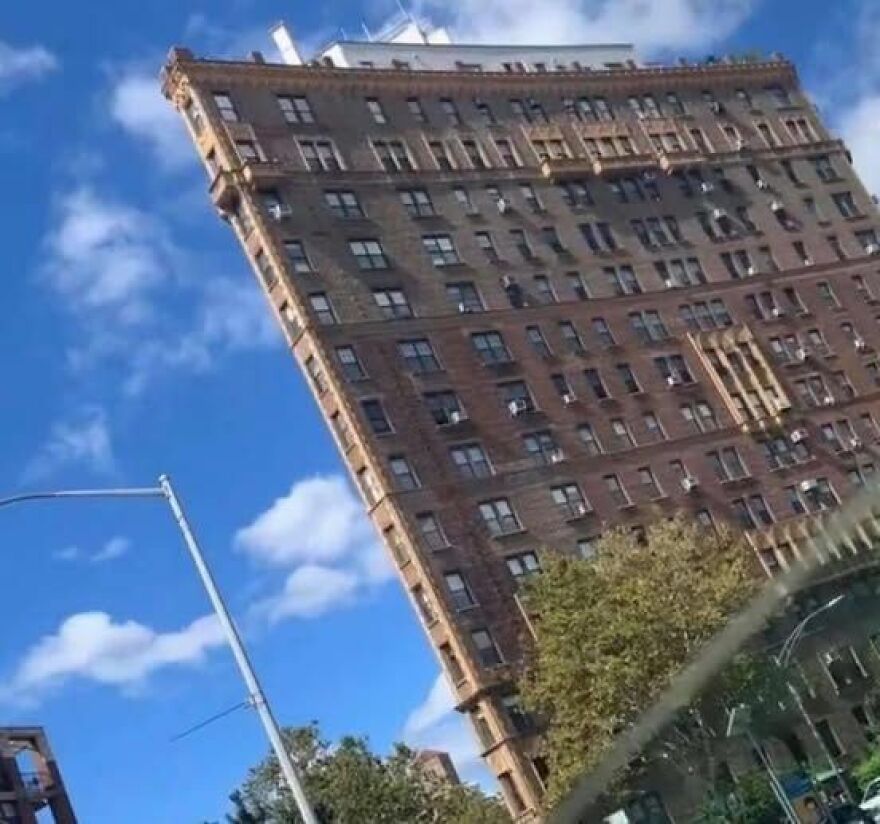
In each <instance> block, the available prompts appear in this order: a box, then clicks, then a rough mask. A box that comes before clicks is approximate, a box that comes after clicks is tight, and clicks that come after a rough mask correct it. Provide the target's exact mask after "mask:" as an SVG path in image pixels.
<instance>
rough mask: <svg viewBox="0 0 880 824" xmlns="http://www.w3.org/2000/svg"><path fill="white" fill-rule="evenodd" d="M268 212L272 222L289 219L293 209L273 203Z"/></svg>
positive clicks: (284, 204) (282, 204)
mask: <svg viewBox="0 0 880 824" xmlns="http://www.w3.org/2000/svg"><path fill="white" fill-rule="evenodd" d="M268 212H269V214H270V215H271V217H272V220H284V218H286V217H290V216H291V215H292V214H293V209H291V208H290V206H288V205H287V204H286V203H273V204H272V205H271V206H269V207H268Z"/></svg>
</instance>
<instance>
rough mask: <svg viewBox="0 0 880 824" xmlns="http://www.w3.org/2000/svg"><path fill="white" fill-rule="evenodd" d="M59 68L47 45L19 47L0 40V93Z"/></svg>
mask: <svg viewBox="0 0 880 824" xmlns="http://www.w3.org/2000/svg"><path fill="white" fill-rule="evenodd" d="M57 68H58V60H57V58H56V57H55V55H54V54H52V52H50V51H49V50H48V49H47V48H46V47H45V46H26V47H24V48H17V47H15V46H11V45H9V44H8V43H4V42H3V41H0V94H2V93H3V92H7V91H9V90H11V89H13V88H15V87H16V86H20V85H22V84H23V83H28V82H30V81H33V80H39V79H40V78H41V77H44V76H45V75H47V74H49V73H50V72H52V71H54V70H55V69H57Z"/></svg>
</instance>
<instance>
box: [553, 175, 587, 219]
mask: <svg viewBox="0 0 880 824" xmlns="http://www.w3.org/2000/svg"><path fill="white" fill-rule="evenodd" d="M558 190H559V196H560V197H561V198H562V202H563V203H564V204H565V205H566V206H568V208H569V209H571V210H572V211H573V212H580V211H583V210H584V209H585V208H586V207H587V206H592V205H593V197H592V195H591V194H590V190H589V189H588V188H587V184H586V183H584V182H583V181H582V180H572V181H568V182H566V183H560V184H559V186H558Z"/></svg>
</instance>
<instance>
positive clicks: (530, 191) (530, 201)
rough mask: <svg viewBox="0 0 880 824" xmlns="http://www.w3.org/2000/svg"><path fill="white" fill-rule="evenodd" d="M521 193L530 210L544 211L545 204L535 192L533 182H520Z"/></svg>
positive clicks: (537, 212)
mask: <svg viewBox="0 0 880 824" xmlns="http://www.w3.org/2000/svg"><path fill="white" fill-rule="evenodd" d="M519 193H520V196H521V197H522V199H523V201H524V202H525V204H526V206H528V207H529V211H531V212H535V213H536V214H539V213H540V212H543V211H544V206H543V204H542V203H541V201H540V200H539V199H538V195H537V194H536V193H535V190H534V188H533V187H532V185H531V183H520V184H519Z"/></svg>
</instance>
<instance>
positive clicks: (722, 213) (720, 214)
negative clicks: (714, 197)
mask: <svg viewBox="0 0 880 824" xmlns="http://www.w3.org/2000/svg"><path fill="white" fill-rule="evenodd" d="M712 217H713V218H715V220H724V218H726V217H727V210H726V209H713V210H712Z"/></svg>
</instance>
